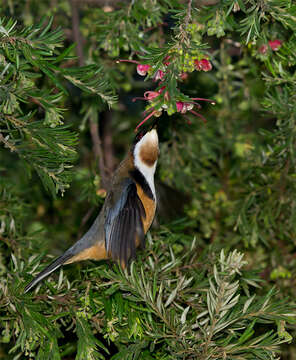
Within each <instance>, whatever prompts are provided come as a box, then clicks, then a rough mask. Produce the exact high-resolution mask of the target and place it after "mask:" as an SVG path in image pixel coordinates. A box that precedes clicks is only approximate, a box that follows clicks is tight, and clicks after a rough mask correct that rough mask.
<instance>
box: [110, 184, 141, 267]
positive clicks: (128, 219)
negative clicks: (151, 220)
mask: <svg viewBox="0 0 296 360" xmlns="http://www.w3.org/2000/svg"><path fill="white" fill-rule="evenodd" d="M145 217H146V213H145V209H144V206H143V204H142V202H141V200H140V198H139V196H138V194H137V187H136V184H135V182H133V181H132V180H127V182H126V184H125V186H124V189H123V191H122V195H121V197H120V198H119V199H118V200H117V202H116V203H115V204H114V206H113V207H111V208H110V209H108V210H107V215H106V222H105V234H106V238H105V241H106V249H107V252H108V255H109V256H111V257H112V259H113V260H118V261H119V262H120V263H121V264H122V265H123V266H126V265H127V263H128V261H129V259H130V258H133V257H134V256H135V252H136V246H137V245H138V243H140V245H141V246H143V245H144V238H145V234H144V228H143V221H142V219H143V218H145Z"/></svg>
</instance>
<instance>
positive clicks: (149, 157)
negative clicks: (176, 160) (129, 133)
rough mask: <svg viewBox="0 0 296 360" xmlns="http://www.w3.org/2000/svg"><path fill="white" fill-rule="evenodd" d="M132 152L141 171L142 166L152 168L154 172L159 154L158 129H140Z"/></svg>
mask: <svg viewBox="0 0 296 360" xmlns="http://www.w3.org/2000/svg"><path fill="white" fill-rule="evenodd" d="M132 152H133V158H134V164H135V166H136V167H137V168H138V169H139V170H140V171H141V169H142V168H147V170H148V169H149V168H151V170H153V173H154V171H155V167H156V163H157V159H158V155H159V147H158V135H157V131H156V129H155V128H152V129H149V130H148V131H147V130H141V131H139V132H138V133H137V135H136V137H135V139H134V143H133V149H132Z"/></svg>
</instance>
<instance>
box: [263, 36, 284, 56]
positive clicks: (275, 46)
mask: <svg viewBox="0 0 296 360" xmlns="http://www.w3.org/2000/svg"><path fill="white" fill-rule="evenodd" d="M268 46H269V47H270V49H271V50H272V51H277V50H279V48H280V47H281V46H282V42H281V40H279V39H275V40H269V41H268V45H267V44H263V45H261V46H260V48H259V52H260V54H263V55H264V54H266V53H267V50H268Z"/></svg>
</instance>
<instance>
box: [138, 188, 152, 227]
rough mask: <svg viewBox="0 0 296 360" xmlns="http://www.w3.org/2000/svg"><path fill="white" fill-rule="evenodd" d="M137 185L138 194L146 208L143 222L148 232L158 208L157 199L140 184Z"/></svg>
mask: <svg viewBox="0 0 296 360" xmlns="http://www.w3.org/2000/svg"><path fill="white" fill-rule="evenodd" d="M136 186H137V194H138V196H139V198H140V200H141V202H142V204H143V206H144V209H145V214H146V217H145V218H142V222H143V228H144V233H145V234H146V232H147V231H148V229H149V228H150V226H151V224H152V221H153V219H154V215H155V210H156V201H155V200H154V199H151V198H150V197H149V196H147V195H146V193H145V192H144V190H143V189H142V187H141V186H140V185H138V184H137V185H136Z"/></svg>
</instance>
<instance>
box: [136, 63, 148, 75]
mask: <svg viewBox="0 0 296 360" xmlns="http://www.w3.org/2000/svg"><path fill="white" fill-rule="evenodd" d="M150 68H151V66H150V65H145V64H139V65H138V66H137V73H138V74H139V75H141V76H145V75H146V74H147V72H148V71H149V70H150Z"/></svg>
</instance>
